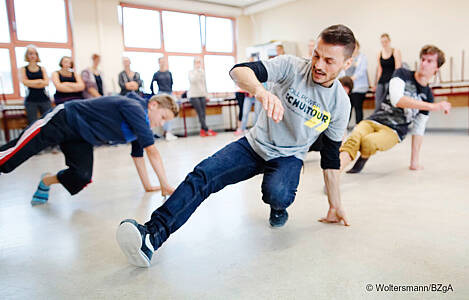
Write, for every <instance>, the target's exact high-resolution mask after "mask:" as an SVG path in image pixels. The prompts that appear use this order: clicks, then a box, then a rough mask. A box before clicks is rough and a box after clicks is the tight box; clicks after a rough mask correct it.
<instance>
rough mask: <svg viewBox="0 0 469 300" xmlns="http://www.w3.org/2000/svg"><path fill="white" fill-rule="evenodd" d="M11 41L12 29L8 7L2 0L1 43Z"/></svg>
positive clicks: (0, 3)
mask: <svg viewBox="0 0 469 300" xmlns="http://www.w3.org/2000/svg"><path fill="white" fill-rule="evenodd" d="M9 42H10V29H9V28H8V15H7V7H6V3H5V1H4V0H0V43H9Z"/></svg>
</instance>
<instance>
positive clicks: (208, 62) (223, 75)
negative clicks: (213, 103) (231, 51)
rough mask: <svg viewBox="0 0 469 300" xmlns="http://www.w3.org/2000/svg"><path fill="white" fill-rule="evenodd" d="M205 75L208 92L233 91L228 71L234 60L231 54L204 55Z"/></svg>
mask: <svg viewBox="0 0 469 300" xmlns="http://www.w3.org/2000/svg"><path fill="white" fill-rule="evenodd" d="M204 63H205V76H206V80H207V91H208V92H209V93H220V92H234V91H235V85H234V83H233V80H231V78H230V75H229V72H230V70H231V68H232V67H233V65H234V64H235V60H234V57H233V56H223V55H205V61H204Z"/></svg>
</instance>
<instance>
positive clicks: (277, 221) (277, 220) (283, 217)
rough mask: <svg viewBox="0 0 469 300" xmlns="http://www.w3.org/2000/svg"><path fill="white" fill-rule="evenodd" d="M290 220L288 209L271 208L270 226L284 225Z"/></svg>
mask: <svg viewBox="0 0 469 300" xmlns="http://www.w3.org/2000/svg"><path fill="white" fill-rule="evenodd" d="M287 220H288V213H287V210H286V209H281V210H276V209H273V208H271V209H270V218H269V222H270V226H272V227H282V226H283V225H285V223H286V222H287Z"/></svg>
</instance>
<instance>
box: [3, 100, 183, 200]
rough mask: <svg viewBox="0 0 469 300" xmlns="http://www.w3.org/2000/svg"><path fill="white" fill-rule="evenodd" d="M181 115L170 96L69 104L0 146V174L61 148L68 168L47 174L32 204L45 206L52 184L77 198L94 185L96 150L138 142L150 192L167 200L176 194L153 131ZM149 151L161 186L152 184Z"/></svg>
mask: <svg viewBox="0 0 469 300" xmlns="http://www.w3.org/2000/svg"><path fill="white" fill-rule="evenodd" d="M178 111H179V108H178V106H177V104H176V101H175V100H174V99H173V98H172V97H171V96H169V95H157V96H153V97H152V98H151V99H150V100H148V101H145V100H144V99H142V98H140V97H139V96H138V95H137V94H135V93H129V94H128V95H127V97H124V96H105V97H98V98H93V99H90V100H75V101H68V102H66V103H65V104H61V105H58V106H56V107H55V108H54V109H53V110H52V111H50V112H49V113H47V114H45V115H44V116H43V118H41V119H39V120H37V121H36V122H34V123H33V124H32V125H31V126H30V127H28V128H26V129H25V130H24V131H23V132H22V133H21V135H20V136H19V137H18V138H17V139H14V140H12V141H10V142H9V143H7V144H6V145H3V146H2V147H0V174H1V173H9V172H11V171H13V170H15V169H16V168H17V167H18V166H20V165H21V164H22V163H23V162H25V161H26V160H28V159H29V158H31V157H32V156H34V155H36V154H37V153H39V152H40V151H42V150H44V149H45V148H47V147H51V146H56V145H59V146H60V149H61V150H62V152H63V154H64V156H65V163H66V165H67V166H68V169H65V170H62V171H59V172H58V173H57V174H49V173H48V174H43V175H42V177H41V180H40V182H39V186H38V188H37V191H36V192H35V194H34V195H33V199H32V200H31V204H33V205H37V204H44V203H46V202H47V201H48V200H49V190H50V186H51V185H52V184H57V183H60V184H62V185H63V186H64V187H65V189H67V190H68V191H69V192H70V194H71V195H75V194H77V193H78V192H80V191H81V190H82V189H83V188H84V187H85V186H87V185H88V184H89V183H90V182H91V175H92V171H93V146H98V145H102V144H125V143H129V142H132V152H131V156H132V158H133V160H134V163H135V167H136V168H137V172H138V175H139V177H140V179H141V181H142V184H143V187H144V188H145V190H146V191H147V192H152V191H158V190H161V193H162V194H163V195H170V194H172V193H173V191H174V189H173V188H172V187H171V186H170V185H169V183H168V181H167V179H166V173H165V170H164V167H163V162H162V160H161V156H160V154H159V152H158V150H157V149H156V147H155V145H154V140H153V133H152V131H151V127H155V126H162V125H163V124H164V122H166V121H168V120H171V119H173V118H174V117H175V116H176V115H177V114H178ZM144 150H145V152H146V154H147V155H148V159H149V161H150V164H151V166H152V167H153V170H154V171H155V172H156V175H157V176H158V179H159V181H160V185H161V187H159V186H151V184H150V180H149V178H148V174H147V170H146V167H145V161H144V159H143V152H144Z"/></svg>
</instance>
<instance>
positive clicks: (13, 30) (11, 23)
mask: <svg viewBox="0 0 469 300" xmlns="http://www.w3.org/2000/svg"><path fill="white" fill-rule="evenodd" d="M0 1H5V2H6V9H7V16H8V27H9V33H10V42H9V43H0V49H8V51H9V54H10V68H11V76H12V82H13V94H5V98H6V99H7V100H11V99H23V97H22V96H21V95H20V76H19V69H18V67H17V63H16V53H15V48H17V47H27V46H29V45H31V44H32V45H35V46H36V47H38V48H59V49H70V50H71V52H72V57H74V51H73V36H72V26H71V21H70V3H69V0H63V1H64V7H65V17H66V25H67V41H66V42H65V43H55V42H41V41H25V40H19V39H18V35H17V25H18V24H16V17H15V3H14V1H15V0H0ZM40 55H41V53H39V56H40ZM59 59H60V57H58V58H57V63H58V61H59ZM25 64H26V62H25ZM50 71H51V70H48V72H50Z"/></svg>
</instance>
